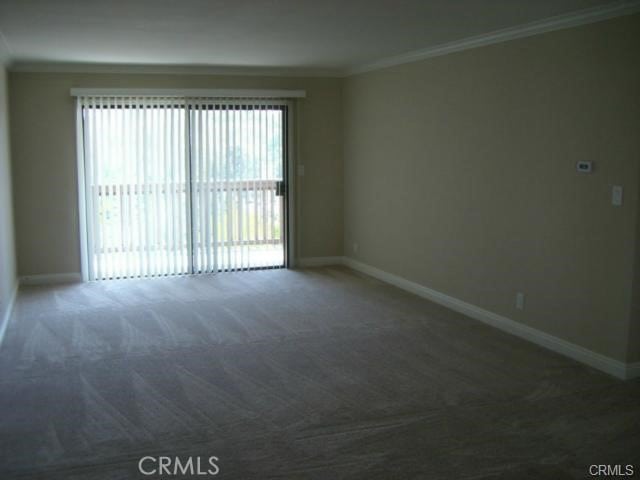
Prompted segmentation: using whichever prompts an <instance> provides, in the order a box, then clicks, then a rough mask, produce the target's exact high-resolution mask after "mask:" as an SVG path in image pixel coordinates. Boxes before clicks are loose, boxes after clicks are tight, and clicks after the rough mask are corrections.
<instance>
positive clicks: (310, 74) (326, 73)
mask: <svg viewBox="0 0 640 480" xmlns="http://www.w3.org/2000/svg"><path fill="white" fill-rule="evenodd" d="M9 70H11V71H12V72H25V73H105V74H125V75H130V74H144V75H215V76H218V75H219V76H243V77H244V76H247V77H307V78H318V77H327V78H339V77H342V76H344V70H341V69H338V68H302V67H300V68H296V67H228V66H227V67H225V66H207V65H144V64H137V65H134V64H112V63H69V62H47V61H44V62H21V61H14V62H13V63H11V64H10V65H9Z"/></svg>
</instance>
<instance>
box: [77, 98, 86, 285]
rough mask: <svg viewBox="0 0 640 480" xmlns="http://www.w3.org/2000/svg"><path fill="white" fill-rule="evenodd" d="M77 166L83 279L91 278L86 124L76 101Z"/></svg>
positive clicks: (78, 101)
mask: <svg viewBox="0 0 640 480" xmlns="http://www.w3.org/2000/svg"><path fill="white" fill-rule="evenodd" d="M76 160H77V162H76V166H77V175H78V238H79V240H80V275H81V277H82V281H83V282H86V281H87V280H88V279H89V269H88V268H89V260H88V258H89V257H88V252H87V217H86V199H85V171H84V125H83V119H82V104H81V102H80V100H77V101H76Z"/></svg>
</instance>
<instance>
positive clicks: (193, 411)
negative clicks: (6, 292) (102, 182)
mask: <svg viewBox="0 0 640 480" xmlns="http://www.w3.org/2000/svg"><path fill="white" fill-rule="evenodd" d="M0 412H1V414H0V478H2V479H13V478H15V479H22V478H47V479H58V478H60V479H69V480H79V479H98V480H100V479H129V478H186V477H184V476H167V475H165V476H161V475H156V476H143V475H142V474H141V473H139V472H138V461H139V460H140V459H141V458H142V457H144V456H154V457H157V456H169V457H171V458H174V457H179V458H180V459H181V460H182V461H184V460H186V459H187V458H188V457H190V456H191V457H196V456H200V457H201V458H203V459H204V460H203V462H206V459H208V457H211V456H215V457H217V458H218V461H217V465H218V467H219V469H220V472H219V473H218V475H216V476H215V477H212V478H223V479H253V478H256V479H257V478H260V479H263V478H283V479H285V478H286V479H289V478H291V479H390V478H392V479H410V478H426V479H499V478H500V479H507V478H509V479H511V478H513V479H519V480H525V479H541V478H553V479H561V478H589V474H588V469H589V466H590V465H592V464H611V465H615V464H621V465H626V464H632V465H635V472H636V474H638V472H639V471H640V382H638V381H628V382H623V381H620V380H616V379H614V378H611V377H609V376H607V375H605V374H603V373H600V372H598V371H595V370H593V369H590V368H588V367H585V366H583V365H580V364H578V363H575V362H573V361H571V360H568V359H566V358H563V357H561V356H559V355H556V354H554V353H551V352H549V351H546V350H544V349H541V348H538V347H536V346H534V345H531V344H529V343H527V342H524V341H522V340H519V339H518V338H515V337H513V336H510V335H507V334H505V333H502V332H500V331H498V330H495V329H493V328H491V327H488V326H485V325H483V324H481V323H479V322H477V321H474V320H472V319H469V318H467V317H465V316H463V315H460V314H458V313H455V312H452V311H450V310H447V309H445V308H443V307H441V306H438V305H436V304H434V303H431V302H428V301H426V300H423V299H421V298H418V297H416V296H413V295H410V294H408V293H405V292H403V291H401V290H399V289H396V288H394V287H391V286H389V285H386V284H384V283H381V282H378V281H377V280H374V279H371V278H369V277H366V276H362V275H359V274H356V273H354V272H352V271H350V270H348V269H346V268H342V267H335V268H333V267H332V268H329V267H327V268H316V269H304V270H271V271H255V272H248V273H234V274H220V275H214V276H187V277H175V278H163V279H151V280H124V281H107V282H100V283H86V284H75V285H66V286H61V285H57V286H49V287H23V288H21V289H20V293H19V296H18V300H17V303H16V307H15V310H14V315H13V318H12V319H11V323H10V325H9V328H8V330H7V333H6V336H5V339H4V343H3V345H2V348H1V349H0ZM151 467H153V465H152V464H151V463H148V464H147V469H150V468H151ZM198 478H209V477H203V476H199V477H198Z"/></svg>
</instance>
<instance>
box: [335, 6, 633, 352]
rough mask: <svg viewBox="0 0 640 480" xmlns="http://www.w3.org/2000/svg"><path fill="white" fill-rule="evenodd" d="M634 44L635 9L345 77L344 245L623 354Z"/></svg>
mask: <svg viewBox="0 0 640 480" xmlns="http://www.w3.org/2000/svg"><path fill="white" fill-rule="evenodd" d="M638 52H640V15H635V16H628V17H621V18H618V19H614V20H610V21H606V22H602V23H597V24H592V25H588V26H583V27H578V28H574V29H569V30H562V31H557V32H552V33H548V34H544V35H539V36H535V37H531V38H526V39H521V40H516V41H512V42H507V43H502V44H496V45H492V46H488V47H483V48H480V49H474V50H468V51H464V52H460V53H455V54H451V55H447V56H442V57H437V58H432V59H428V60H425V61H421V62H417V63H413V64H407V65H402V66H397V67H392V68H388V69H385V70H381V71H376V72H371V73H366V74H361V75H357V76H354V77H350V78H348V79H347V80H346V82H345V85H344V92H343V100H344V139H345V141H344V145H345V150H344V151H345V154H344V161H345V185H344V190H345V243H344V245H345V254H346V255H349V256H351V257H354V258H356V259H358V260H360V261H363V262H365V263H368V264H370V265H373V266H375V267H378V268H380V269H383V270H386V271H388V272H391V273H394V274H397V275H400V276H402V277H405V278H407V279H410V280H412V281H415V282H418V283H420V284H423V285H426V286H428V287H430V288H433V289H435V290H438V291H440V292H444V293H446V294H448V295H452V296H454V297H457V298H459V299H462V300H464V301H467V302H470V303H472V304H475V305H478V306H480V307H482V308H485V309H487V310H490V311H493V312H496V313H498V314H501V315H504V316H506V317H509V318H512V319H514V320H516V321H519V322H522V323H524V324H526V325H529V326H532V327H535V328H537V329H540V330H543V331H545V332H548V333H550V334H552V335H555V336H558V337H560V338H563V339H566V340H568V341H571V342H574V343H576V344H579V345H582V346H584V347H586V348H589V349H592V350H594V351H596V352H599V353H602V354H604V355H607V356H610V357H613V358H616V359H618V360H621V361H625V360H627V359H632V357H633V355H631V354H630V352H631V351H632V350H633V349H634V347H633V346H632V345H630V344H629V342H628V340H629V329H630V322H629V318H630V316H629V311H630V305H631V285H632V281H631V280H632V277H633V258H634V244H635V239H634V237H635V224H636V223H635V222H636V217H637V215H638V178H639V162H640V61H638V58H639V57H638ZM578 160H592V161H593V162H595V172H594V173H593V174H592V175H580V174H577V173H576V171H575V163H576V162H577V161H578ZM613 184H620V185H623V186H624V188H625V191H624V196H625V198H624V205H623V206H622V207H619V208H615V207H612V206H611V202H610V200H611V198H610V197H611V192H610V188H611V185H613ZM354 243H358V245H359V251H358V253H354V251H353V244H354ZM516 292H524V293H525V294H526V308H525V310H524V311H519V310H516V309H515V306H514V303H515V295H516ZM637 340H638V337H636V340H635V341H637ZM635 350H636V351H637V350H638V348H637V345H636V346H635ZM633 358H635V359H637V354H636V356H635V357H633Z"/></svg>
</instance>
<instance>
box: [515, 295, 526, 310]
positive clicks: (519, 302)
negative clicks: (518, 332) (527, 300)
mask: <svg viewBox="0 0 640 480" xmlns="http://www.w3.org/2000/svg"><path fill="white" fill-rule="evenodd" d="M516 308H517V309H518V310H524V293H522V292H518V293H516Z"/></svg>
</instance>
